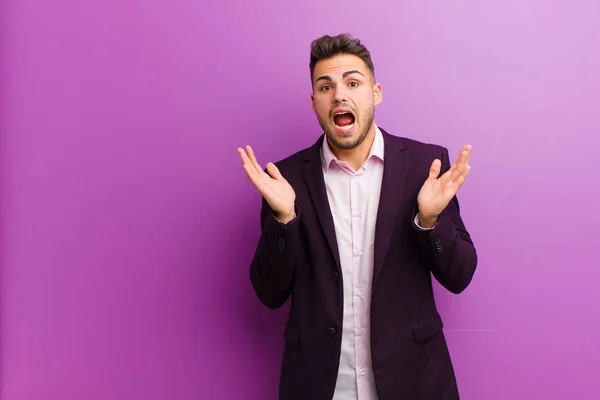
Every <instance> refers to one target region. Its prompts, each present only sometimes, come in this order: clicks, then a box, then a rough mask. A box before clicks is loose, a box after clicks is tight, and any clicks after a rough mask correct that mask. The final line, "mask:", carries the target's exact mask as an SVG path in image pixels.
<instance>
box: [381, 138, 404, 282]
mask: <svg viewBox="0 0 600 400" xmlns="http://www.w3.org/2000/svg"><path fill="white" fill-rule="evenodd" d="M379 129H380V130H381V132H382V134H383V139H384V157H383V159H384V161H383V180H382V182H381V195H380V198H379V208H378V211H377V221H376V225H375V263H374V270H373V285H374V284H375V283H376V281H377V278H378V277H379V274H380V273H381V267H382V266H383V261H384V260H385V255H386V254H387V251H388V248H389V246H390V241H391V239H392V235H393V234H394V230H395V229H396V220H397V216H398V211H399V209H400V201H401V200H402V195H403V192H404V191H403V188H404V181H405V180H406V169H407V159H408V156H407V154H406V152H403V151H402V150H403V149H404V146H403V145H402V143H401V141H400V140H399V139H396V138H394V137H392V136H390V135H389V134H388V133H387V132H385V131H384V130H383V129H381V128H379Z"/></svg>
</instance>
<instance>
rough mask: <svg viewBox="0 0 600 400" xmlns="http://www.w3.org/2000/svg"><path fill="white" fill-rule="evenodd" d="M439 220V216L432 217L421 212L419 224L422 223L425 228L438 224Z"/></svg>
mask: <svg viewBox="0 0 600 400" xmlns="http://www.w3.org/2000/svg"><path fill="white" fill-rule="evenodd" d="M437 222H438V217H437V216H435V217H430V216H425V215H422V214H419V225H421V226H422V227H423V228H433V227H434V226H436V224H437Z"/></svg>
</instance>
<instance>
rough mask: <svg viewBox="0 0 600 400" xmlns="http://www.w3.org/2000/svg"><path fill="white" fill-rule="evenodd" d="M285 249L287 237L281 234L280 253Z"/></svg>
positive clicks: (278, 248) (278, 247) (278, 244)
mask: <svg viewBox="0 0 600 400" xmlns="http://www.w3.org/2000/svg"><path fill="white" fill-rule="evenodd" d="M284 249H285V238H284V237H283V236H279V241H278V243H277V251H279V252H280V253H283V250H284Z"/></svg>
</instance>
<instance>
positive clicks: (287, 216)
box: [275, 209, 296, 224]
mask: <svg viewBox="0 0 600 400" xmlns="http://www.w3.org/2000/svg"><path fill="white" fill-rule="evenodd" d="M275 218H277V220H278V221H279V222H281V223H282V224H287V223H289V222H290V221H291V220H293V219H294V218H296V213H295V212H294V210H293V209H292V213H291V214H290V213H288V214H285V215H282V214H275Z"/></svg>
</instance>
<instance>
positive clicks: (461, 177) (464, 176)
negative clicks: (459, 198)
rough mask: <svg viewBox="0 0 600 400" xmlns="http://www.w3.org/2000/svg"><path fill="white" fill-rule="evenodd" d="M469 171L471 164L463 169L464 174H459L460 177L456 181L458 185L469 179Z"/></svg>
mask: <svg viewBox="0 0 600 400" xmlns="http://www.w3.org/2000/svg"><path fill="white" fill-rule="evenodd" d="M469 171H471V166H470V165H467V166H466V167H465V169H464V171H463V173H462V174H460V175H459V177H458V178H457V179H456V183H457V184H458V186H459V187H460V186H462V185H463V183H465V180H466V179H467V176H468V175H469Z"/></svg>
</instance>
